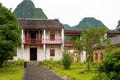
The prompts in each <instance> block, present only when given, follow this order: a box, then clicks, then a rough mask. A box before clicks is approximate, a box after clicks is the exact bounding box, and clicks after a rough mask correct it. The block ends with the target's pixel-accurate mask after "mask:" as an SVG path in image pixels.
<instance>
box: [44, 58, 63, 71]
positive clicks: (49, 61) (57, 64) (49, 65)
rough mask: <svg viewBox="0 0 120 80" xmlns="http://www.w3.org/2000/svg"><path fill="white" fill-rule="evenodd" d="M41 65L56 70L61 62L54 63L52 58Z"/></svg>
mask: <svg viewBox="0 0 120 80" xmlns="http://www.w3.org/2000/svg"><path fill="white" fill-rule="evenodd" d="M43 65H45V66H46V67H47V68H49V69H52V68H57V67H59V66H60V65H61V61H55V60H53V58H50V59H49V60H44V61H43Z"/></svg>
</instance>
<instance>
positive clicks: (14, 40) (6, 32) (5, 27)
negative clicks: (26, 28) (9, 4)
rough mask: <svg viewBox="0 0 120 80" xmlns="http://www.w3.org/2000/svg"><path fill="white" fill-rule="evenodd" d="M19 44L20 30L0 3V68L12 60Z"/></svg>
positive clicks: (11, 15) (12, 17)
mask: <svg viewBox="0 0 120 80" xmlns="http://www.w3.org/2000/svg"><path fill="white" fill-rule="evenodd" d="M20 44H21V28H20V26H19V25H18V21H17V19H16V17H15V16H14V15H13V13H12V12H11V10H8V9H7V8H5V7H3V6H2V4H1V3H0V67H1V66H2V64H3V63H4V61H5V60H9V59H12V58H13V56H14V55H15V53H16V48H17V47H18V46H19V45H20Z"/></svg>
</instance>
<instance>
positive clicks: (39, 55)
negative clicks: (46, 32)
mask: <svg viewBox="0 0 120 80" xmlns="http://www.w3.org/2000/svg"><path fill="white" fill-rule="evenodd" d="M43 60H44V53H43V48H40V46H38V47H37V61H43Z"/></svg>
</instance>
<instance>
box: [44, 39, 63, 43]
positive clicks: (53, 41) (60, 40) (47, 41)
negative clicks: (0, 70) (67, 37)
mask: <svg viewBox="0 0 120 80" xmlns="http://www.w3.org/2000/svg"><path fill="white" fill-rule="evenodd" d="M45 44H62V39H54V40H50V39H46V40H45Z"/></svg>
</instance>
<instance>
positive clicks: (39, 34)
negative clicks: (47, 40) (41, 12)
mask: <svg viewBox="0 0 120 80" xmlns="http://www.w3.org/2000/svg"><path fill="white" fill-rule="evenodd" d="M38 39H40V30H39V31H38Z"/></svg>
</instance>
